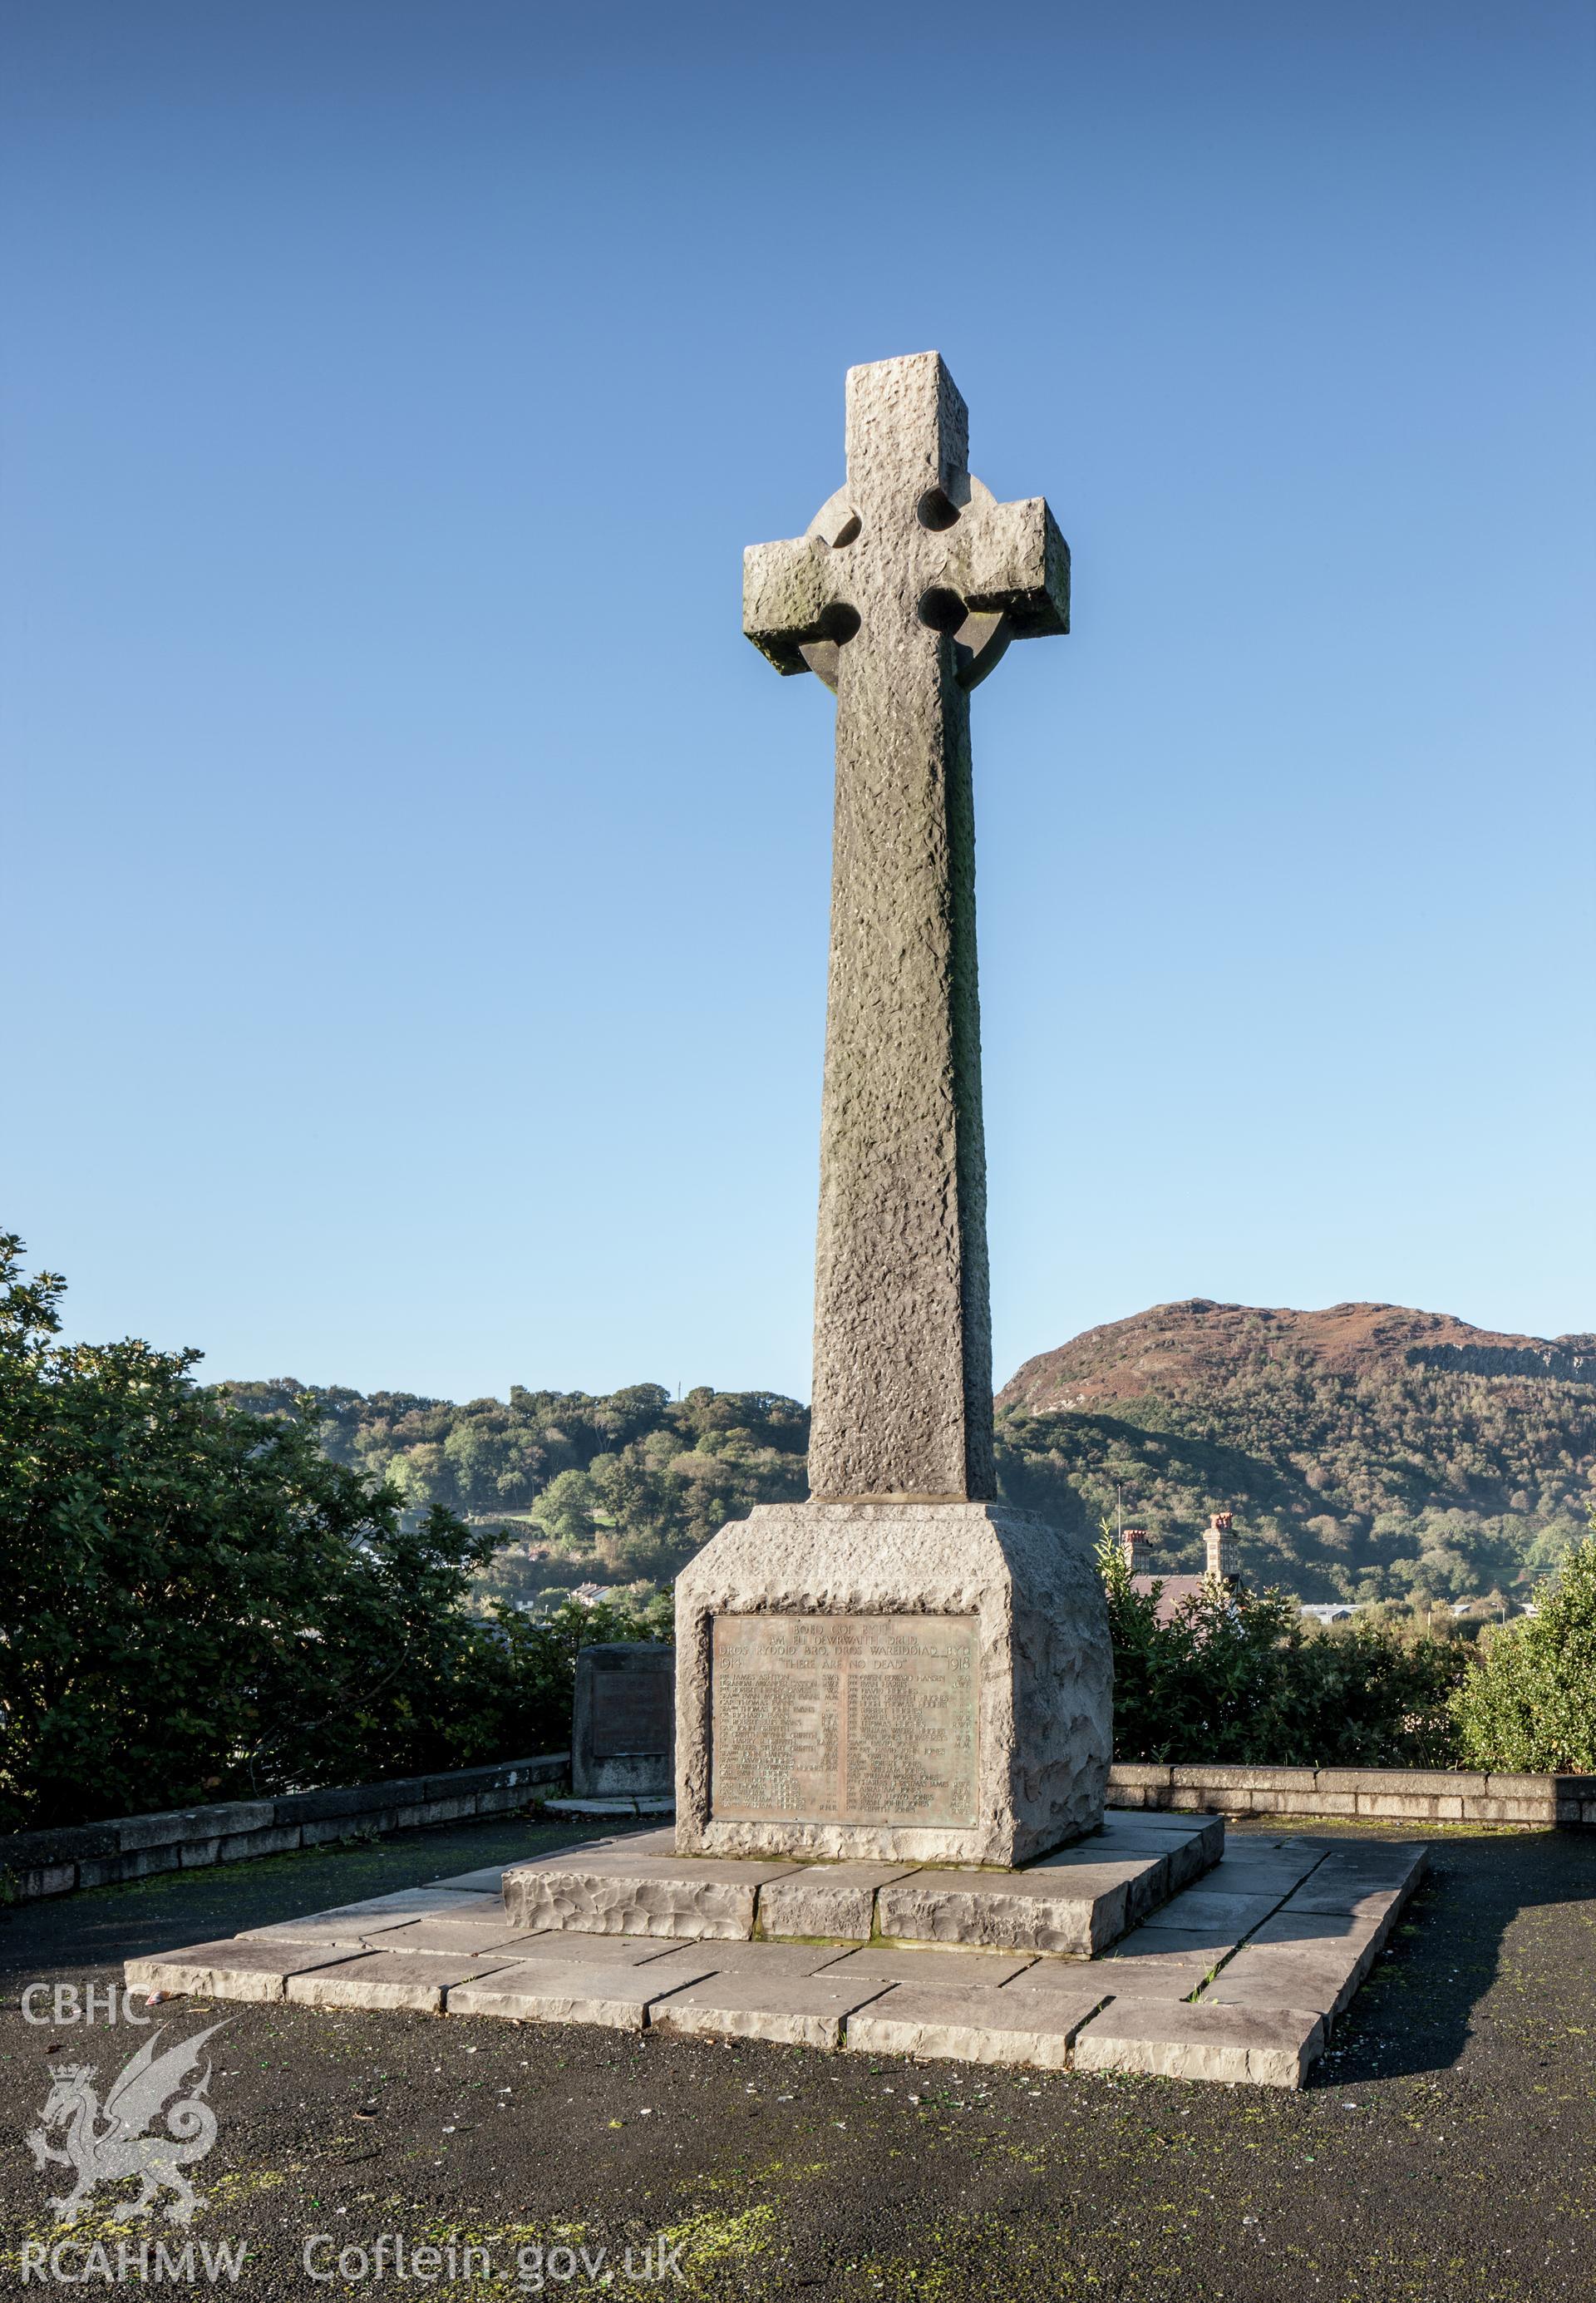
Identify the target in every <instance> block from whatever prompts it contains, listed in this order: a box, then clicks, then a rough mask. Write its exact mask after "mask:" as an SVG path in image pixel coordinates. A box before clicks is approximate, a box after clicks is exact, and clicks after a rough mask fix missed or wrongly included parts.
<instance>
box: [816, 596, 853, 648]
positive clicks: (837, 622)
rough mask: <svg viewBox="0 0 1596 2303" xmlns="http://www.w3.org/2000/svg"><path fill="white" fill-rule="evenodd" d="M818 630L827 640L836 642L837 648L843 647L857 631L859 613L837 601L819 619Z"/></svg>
mask: <svg viewBox="0 0 1596 2303" xmlns="http://www.w3.org/2000/svg"><path fill="white" fill-rule="evenodd" d="M820 628H821V630H822V631H823V632H824V633H825V635H826V637H827V639H828V640H835V641H836V644H837V645H838V647H843V646H845V645H846V644H847V642H848V641H849V640H851V639H852V638H853V635H854V633H855V632H856V631H857V630H858V629H859V611H858V609H857V608H850V607H848V606H847V605H846V604H845V603H844V602H843V601H841V600H838V601H836V602H835V603H834V604H833V605H832V606H831V607H829V608H827V611H826V613H825V614H824V616H822V617H821V619H820Z"/></svg>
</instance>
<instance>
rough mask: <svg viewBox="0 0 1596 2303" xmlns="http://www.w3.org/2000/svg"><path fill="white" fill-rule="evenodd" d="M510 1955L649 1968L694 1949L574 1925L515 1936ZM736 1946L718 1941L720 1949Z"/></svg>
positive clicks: (561, 1962) (581, 1964) (523, 1958)
mask: <svg viewBox="0 0 1596 2303" xmlns="http://www.w3.org/2000/svg"><path fill="white" fill-rule="evenodd" d="M510 1940H511V1943H512V1944H513V1945H514V1949H513V1951H512V1952H511V1953H509V1956H510V1957H511V1958H512V1959H514V1960H515V1961H517V1962H522V1961H528V1960H537V1961H554V1962H556V1963H558V1964H559V1965H560V1966H563V1967H646V1966H648V1965H649V1964H650V1963H651V1961H654V1960H657V1959H667V1958H668V1957H669V1955H670V1953H671V1952H672V1951H674V1950H682V1949H686V1948H690V1946H686V1945H682V1944H673V1943H672V1942H671V1940H670V1938H669V1936H584V1935H579V1934H577V1933H576V1931H575V1929H574V1928H550V1930H549V1931H548V1933H547V1934H546V1935H541V1936H527V1935H519V1934H517V1935H515V1936H512V1937H511V1938H510ZM733 1948H734V1946H733V1945H731V1944H724V1945H722V1944H717V1946H716V1949H717V1951H720V1950H727V1951H729V1950H731V1949H733Z"/></svg>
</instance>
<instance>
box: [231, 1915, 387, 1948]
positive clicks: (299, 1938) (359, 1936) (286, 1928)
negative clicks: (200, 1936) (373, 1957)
mask: <svg viewBox="0 0 1596 2303" xmlns="http://www.w3.org/2000/svg"><path fill="white" fill-rule="evenodd" d="M415 1925H416V1922H415V1920H414V1919H396V1920H394V1921H393V1922H392V1924H391V1925H390V1926H388V1927H383V1926H382V1925H381V1923H379V1924H378V1925H377V1926H376V1927H366V1926H364V1925H363V1924H362V1922H361V1921H359V1920H358V1919H279V1920H276V1921H275V1922H274V1923H273V1925H272V1926H271V1927H266V1928H245V1930H244V1932H243V1934H242V1935H240V1936H236V1937H235V1938H234V1940H235V1942H238V1943H258V1944H274V1943H290V1944H296V1943H308V1944H332V1945H335V1946H337V1945H343V1946H344V1947H346V1948H347V1949H349V1950H350V1951H364V1950H365V1948H366V1945H367V1944H368V1943H372V1942H374V1941H375V1940H376V1939H377V1937H378V1936H383V1935H393V1934H397V1932H398V1931H399V1928H402V1927H414V1926H415Z"/></svg>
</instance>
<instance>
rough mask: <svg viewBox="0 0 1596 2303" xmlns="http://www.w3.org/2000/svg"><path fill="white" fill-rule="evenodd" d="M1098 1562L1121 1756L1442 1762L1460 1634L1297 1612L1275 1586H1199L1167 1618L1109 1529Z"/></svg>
mask: <svg viewBox="0 0 1596 2303" xmlns="http://www.w3.org/2000/svg"><path fill="white" fill-rule="evenodd" d="M1097 1556H1098V1560H1099V1563H1100V1565H1101V1568H1102V1572H1103V1580H1104V1584H1105V1590H1106V1592H1107V1597H1108V1620H1109V1627H1110V1630H1111V1632H1112V1633H1113V1663H1114V1703H1113V1740H1114V1757H1115V1759H1125V1760H1136V1759H1140V1760H1149V1761H1154V1762H1158V1761H1166V1760H1172V1761H1175V1762H1177V1763H1184V1764H1187V1765H1194V1766H1195V1765H1197V1764H1199V1763H1201V1762H1204V1761H1207V1760H1214V1761H1229V1762H1231V1763H1232V1764H1236V1765H1240V1766H1249V1767H1373V1766H1382V1767H1440V1766H1445V1765H1447V1764H1448V1763H1449V1760H1450V1759H1451V1756H1452V1749H1453V1742H1454V1734H1455V1731H1454V1728H1453V1724H1452V1720H1451V1717H1450V1716H1449V1712H1448V1708H1447V1698H1448V1696H1449V1692H1450V1691H1451V1689H1452V1688H1453V1686H1454V1685H1455V1684H1456V1683H1457V1678H1458V1675H1459V1674H1460V1673H1461V1672H1462V1671H1463V1669H1464V1668H1465V1655H1466V1650H1465V1649H1463V1648H1462V1647H1461V1646H1460V1645H1457V1646H1455V1645H1453V1644H1452V1643H1451V1642H1449V1641H1440V1640H1428V1639H1413V1638H1406V1639H1405V1638H1404V1637H1403V1636H1402V1635H1401V1634H1400V1633H1399V1632H1397V1631H1395V1630H1393V1629H1390V1628H1389V1627H1387V1626H1385V1625H1383V1624H1345V1625H1340V1624H1338V1625H1336V1626H1335V1627H1334V1628H1332V1629H1331V1630H1328V1631H1321V1630H1320V1629H1319V1628H1318V1627H1317V1626H1316V1625H1315V1626H1314V1627H1313V1628H1312V1629H1310V1628H1309V1627H1308V1625H1307V1624H1305V1623H1304V1620H1303V1617H1302V1615H1301V1614H1300V1612H1299V1610H1298V1605H1297V1602H1296V1600H1295V1599H1292V1598H1291V1597H1290V1595H1289V1593H1286V1592H1281V1591H1261V1592H1254V1591H1248V1590H1230V1589H1227V1588H1226V1587H1224V1586H1222V1585H1218V1584H1212V1585H1208V1586H1205V1589H1204V1590H1203V1591H1202V1592H1201V1593H1200V1594H1198V1595H1197V1597H1195V1598H1192V1599H1187V1600H1185V1601H1183V1602H1182V1603H1181V1605H1180V1607H1178V1608H1177V1609H1176V1611H1175V1613H1174V1615H1173V1617H1172V1620H1171V1621H1169V1622H1167V1623H1160V1622H1159V1620H1158V1594H1157V1591H1156V1590H1151V1591H1147V1592H1142V1591H1138V1590H1136V1589H1135V1587H1134V1585H1133V1583H1132V1582H1131V1578H1130V1570H1129V1569H1128V1568H1127V1566H1126V1565H1125V1561H1124V1557H1123V1555H1122V1554H1121V1550H1120V1548H1119V1546H1118V1545H1117V1544H1115V1543H1114V1542H1113V1540H1105V1541H1104V1543H1103V1544H1102V1545H1101V1546H1100V1547H1099V1550H1098V1555H1097Z"/></svg>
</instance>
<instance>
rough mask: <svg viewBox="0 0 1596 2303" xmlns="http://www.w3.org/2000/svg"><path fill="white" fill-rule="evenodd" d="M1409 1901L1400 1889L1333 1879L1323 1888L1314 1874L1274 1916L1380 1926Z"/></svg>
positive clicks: (1291, 1895)
mask: <svg viewBox="0 0 1596 2303" xmlns="http://www.w3.org/2000/svg"><path fill="white" fill-rule="evenodd" d="M1405 1902H1407V1894H1406V1893H1405V1891H1404V1890H1403V1889H1402V1888H1400V1887H1378V1886H1372V1885H1367V1884H1365V1883H1363V1882H1360V1881H1358V1880H1357V1879H1346V1878H1343V1879H1340V1880H1337V1879H1333V1878H1332V1879H1330V1880H1327V1881H1326V1882H1324V1884H1323V1885H1321V1884H1320V1880H1319V1875H1318V1873H1317V1872H1312V1873H1310V1874H1309V1876H1308V1877H1307V1878H1306V1880H1304V1882H1303V1884H1302V1885H1301V1886H1300V1887H1298V1888H1296V1889H1294V1891H1293V1892H1292V1894H1290V1896H1289V1898H1288V1899H1287V1900H1286V1902H1283V1903H1281V1906H1280V1908H1279V1910H1278V1911H1277V1912H1276V1914H1275V1916H1276V1917H1277V1918H1280V1919H1289V1918H1291V1917H1293V1916H1294V1915H1295V1914H1296V1913H1298V1911H1301V1912H1303V1913H1305V1914H1306V1913H1313V1914H1316V1915H1318V1916H1320V1917H1323V1918H1331V1917H1339V1918H1342V1919H1355V1920H1358V1919H1361V1920H1365V1921H1367V1922H1370V1923H1372V1924H1373V1925H1376V1926H1377V1925H1379V1924H1380V1923H1381V1922H1382V1920H1386V1919H1391V1918H1392V1917H1394V1915H1395V1914H1396V1913H1397V1912H1398V1911H1399V1910H1400V1909H1401V1907H1402V1905H1403V1904H1404V1903H1405Z"/></svg>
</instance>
